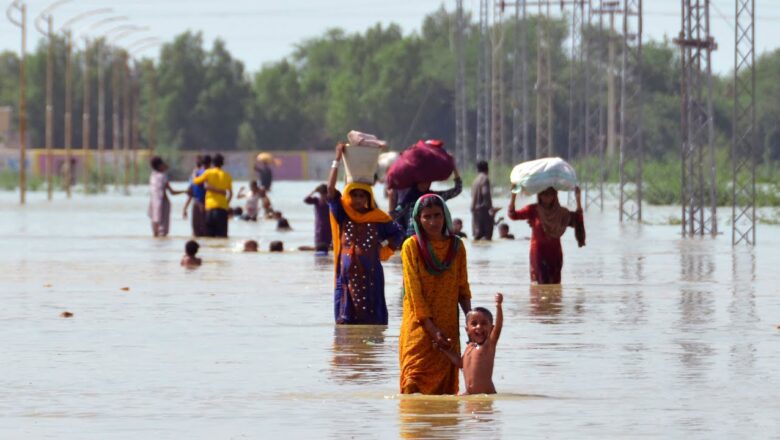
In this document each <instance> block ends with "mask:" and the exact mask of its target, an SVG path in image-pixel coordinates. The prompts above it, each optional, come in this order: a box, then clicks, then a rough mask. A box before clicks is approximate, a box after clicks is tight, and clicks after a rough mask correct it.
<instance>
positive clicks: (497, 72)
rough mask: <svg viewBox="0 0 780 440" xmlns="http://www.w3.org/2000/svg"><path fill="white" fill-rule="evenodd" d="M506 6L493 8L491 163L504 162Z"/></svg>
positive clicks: (491, 37)
mask: <svg viewBox="0 0 780 440" xmlns="http://www.w3.org/2000/svg"><path fill="white" fill-rule="evenodd" d="M504 34H505V32H504V4H503V3H501V4H500V5H498V6H494V7H493V26H492V28H491V33H490V44H491V46H492V49H493V50H492V51H491V52H492V56H491V66H492V67H491V73H492V76H491V94H492V98H491V104H492V105H491V108H490V114H491V122H490V162H491V163H494V164H498V163H503V162H504V138H505V137H504V53H503V48H504Z"/></svg>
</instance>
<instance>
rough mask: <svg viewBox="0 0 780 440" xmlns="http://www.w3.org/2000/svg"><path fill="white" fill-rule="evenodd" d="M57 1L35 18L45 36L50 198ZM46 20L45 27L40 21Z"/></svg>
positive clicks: (49, 194)
mask: <svg viewBox="0 0 780 440" xmlns="http://www.w3.org/2000/svg"><path fill="white" fill-rule="evenodd" d="M57 5H58V3H55V4H53V5H51V6H49V7H48V8H46V10H44V11H43V12H41V13H40V15H38V17H37V18H36V19H35V27H36V28H37V29H38V32H40V33H41V34H42V35H43V36H45V37H46V42H47V46H48V47H47V55H46V136H45V137H46V170H45V175H46V193H47V199H48V200H52V198H53V193H54V188H53V184H52V167H53V164H52V154H53V153H52V148H54V17H52V14H51V12H52V9H54V8H55V7H56V6H57ZM42 20H46V29H44V27H43V26H42V23H41V21H42Z"/></svg>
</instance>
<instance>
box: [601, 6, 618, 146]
mask: <svg viewBox="0 0 780 440" xmlns="http://www.w3.org/2000/svg"><path fill="white" fill-rule="evenodd" d="M619 5H620V4H619V2H617V1H610V2H604V6H606V7H608V8H610V9H608V10H609V13H608V14H609V42H608V44H609V46H608V52H607V54H608V55H607V57H608V65H607V158H608V159H610V160H611V159H613V158H614V157H615V153H616V151H617V148H616V145H617V114H616V113H617V86H616V84H615V71H616V70H617V66H616V64H617V63H616V61H615V58H616V55H615V44H616V42H617V41H616V39H617V36H616V35H615V14H616V13H617V12H618V8H619Z"/></svg>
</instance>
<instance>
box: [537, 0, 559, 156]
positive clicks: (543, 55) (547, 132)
mask: <svg viewBox="0 0 780 440" xmlns="http://www.w3.org/2000/svg"><path fill="white" fill-rule="evenodd" d="M538 6H539V15H540V20H539V24H538V29H537V35H538V36H539V47H538V50H537V52H536V157H537V158H539V157H542V155H546V156H548V157H552V156H554V155H555V148H554V145H553V144H554V143H553V108H552V103H553V84H552V77H551V75H552V73H551V71H550V70H551V66H550V41H549V35H548V34H549V29H548V26H549V25H550V23H549V20H550V3H548V2H544V3H543V2H539V3H538ZM542 15H543V16H544V17H543V18H542V17H541V16H542Z"/></svg>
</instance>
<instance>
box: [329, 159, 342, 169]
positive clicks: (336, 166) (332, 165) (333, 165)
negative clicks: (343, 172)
mask: <svg viewBox="0 0 780 440" xmlns="http://www.w3.org/2000/svg"><path fill="white" fill-rule="evenodd" d="M340 163H341V161H340V160H334V161H333V162H332V163H331V164H330V167H331V168H338V167H339V164H340Z"/></svg>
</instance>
